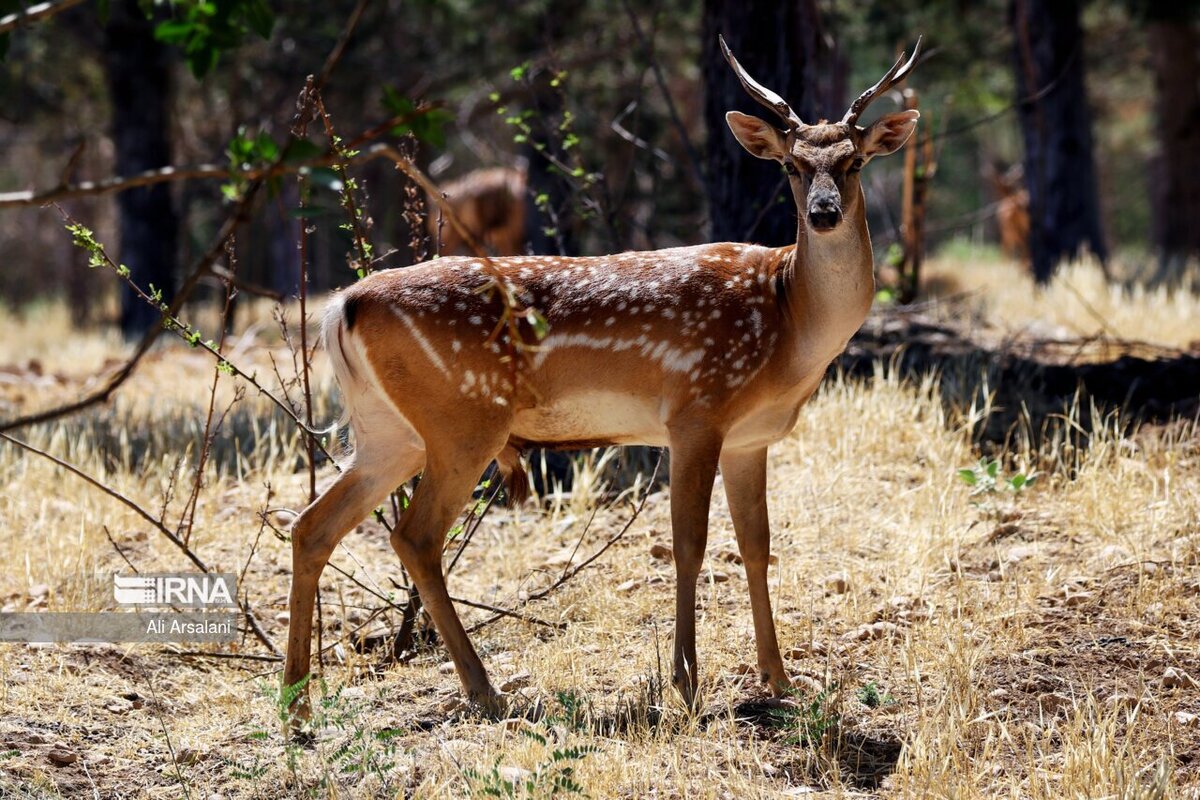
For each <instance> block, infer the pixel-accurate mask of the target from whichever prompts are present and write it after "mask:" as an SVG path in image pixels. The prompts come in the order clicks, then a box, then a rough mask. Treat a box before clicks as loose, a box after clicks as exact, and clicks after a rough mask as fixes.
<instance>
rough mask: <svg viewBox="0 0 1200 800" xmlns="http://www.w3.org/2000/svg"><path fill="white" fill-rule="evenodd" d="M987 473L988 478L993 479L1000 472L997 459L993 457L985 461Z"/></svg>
mask: <svg viewBox="0 0 1200 800" xmlns="http://www.w3.org/2000/svg"><path fill="white" fill-rule="evenodd" d="M987 474H988V477H989V478H993V479H994V478H995V477H996V476H997V475H999V474H1000V462H999V461H998V460H995V459H993V460H992V461H989V462H987Z"/></svg>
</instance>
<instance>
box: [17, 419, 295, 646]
mask: <svg viewBox="0 0 1200 800" xmlns="http://www.w3.org/2000/svg"><path fill="white" fill-rule="evenodd" d="M0 439H3V440H4V441H6V442H10V443H12V444H15V445H16V446H17V447H20V448H21V449H23V450H25V451H27V452H30V453H33V454H34V455H38V456H41V457H42V458H45V459H47V460H49V461H51V462H53V463H54V464H55V465H57V466H59V467H61V468H63V469H65V470H66V471H67V472H70V473H71V474H72V475H74V476H76V477H78V478H81V479H82V480H83V481H85V482H87V483H89V484H91V485H92V486H94V487H95V488H97V489H99V490H100V491H102V492H104V493H105V494H106V495H108V496H109V497H111V498H113V499H114V500H116V501H118V502H120V503H121V504H122V505H124V506H126V507H127V508H129V509H130V510H131V511H133V512H134V513H135V514H137V515H138V516H139V517H141V518H142V519H144V520H146V522H148V523H150V525H151V526H153V527H154V529H155V530H157V531H158V532H159V533H161V534H162V535H163V536H165V537H167V540H168V541H169V542H171V544H173V545H175V547H176V548H178V549H179V551H180V552H182V553H183V554H184V556H186V557H187V559H188V560H189V561H191V562H192V563H193V564H195V565H196V567H197V568H198V569H199V570H200V571H201V572H205V573H207V572H212V570H211V569H210V568H209V566H208V564H206V563H204V561H203V560H201V558H200V556H198V555H196V553H195V552H194V551H193V550H192V549H191V548H190V547H188V546H187V544H185V543H184V541H183V540H182V539H180V538H179V537H178V536H176V535H175V532H174V531H172V530H171V529H170V528H168V527H167V526H166V525H163V524H162V522H160V521H159V520H157V519H155V518H154V515H152V514H151V513H150V512H149V511H147V510H146V509H144V508H142V506H140V505H139V504H138V503H137V502H136V501H134V500H132V499H130V498H129V497H127V496H126V495H124V494H122V493H121V492H118V491H117V490H116V489H114V488H112V487H111V486H108V485H106V484H104V483H103V482H101V481H100V480H98V479H96V478H94V477H92V476H91V475H89V474H88V473H86V472H84V471H83V470H81V469H80V468H79V467H76V466H75V465H74V464H71V463H69V462H67V461H63V460H62V459H61V458H59V457H58V456H55V455H53V454H51V453H48V452H46V451H45V450H41V449H39V448H37V447H34V446H33V445H31V444H29V443H28V442H23V441H21V440H20V439H16V438H13V437H12V436H9V435H8V434H7V433H4V432H2V431H0ZM239 605H240V606H241V609H242V612H243V613H244V614H245V615H246V622H247V623H249V625H250V629H251V630H252V631H253V632H254V635H255V636H256V637H257V638H258V640H259V641H260V642H262V643H263V644H264V645H266V647H267V649H268V650H270V651H271V652H272V653H275V654H278V653H279V651H278V650H276V649H275V644H274V643H273V642H272V641H271V639H270V637H269V636H267V634H266V632H265V631H264V630H263V629H262V626H261V625H260V624H259V622H258V619H257V618H256V617H255V616H254V612H253V611H251V610H250V607H249V605H247V604H241V603H240V604H239Z"/></svg>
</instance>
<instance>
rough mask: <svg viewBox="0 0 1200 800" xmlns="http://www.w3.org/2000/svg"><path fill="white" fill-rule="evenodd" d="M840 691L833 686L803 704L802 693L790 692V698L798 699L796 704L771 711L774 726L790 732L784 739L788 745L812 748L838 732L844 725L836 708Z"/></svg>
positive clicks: (795, 690)
mask: <svg viewBox="0 0 1200 800" xmlns="http://www.w3.org/2000/svg"><path fill="white" fill-rule="evenodd" d="M837 688H838V687H837V684H836V683H834V684H830V685H829V686H827V687H826V688H824V689H822V690H821V691H820V692H818V693H817V695H816V696H815V697H813V698H812V700H810V701H808V702H804V701H803V700H802V698H801V696H800V690H798V689H791V690H789V692H788V694H789V695H791V696H792V697H793V698H795V700H796V701H797V702H796V704H795V705H790V706H784V707H782V708H773V709H771V711H770V712H769V716H770V721H771V725H772V726H773V727H776V728H779V729H781V730H784V731H787V732H788V733H787V736H786V738H785V739H784V742H786V743H787V744H793V745H809V744H816V743H818V742H820V741H821V739H823V738H824V736H825V734H826V733H827V732H828V731H831V730H834V729H836V728H837V725H838V722H840V721H841V715H840V714H838V713H837V711H836V710H835V709H834V708H833V701H834V700H835V699H836V696H837Z"/></svg>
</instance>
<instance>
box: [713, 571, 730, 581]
mask: <svg viewBox="0 0 1200 800" xmlns="http://www.w3.org/2000/svg"><path fill="white" fill-rule="evenodd" d="M711 574H712V582H713V583H725V582H726V581H728V580H729V575H728V574H726V573H724V572H716V571H715V570H714V571H713V572H712V573H711Z"/></svg>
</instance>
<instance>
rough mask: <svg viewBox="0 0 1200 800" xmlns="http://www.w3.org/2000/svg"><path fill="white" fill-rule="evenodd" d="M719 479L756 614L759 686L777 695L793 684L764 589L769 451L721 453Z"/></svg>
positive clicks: (767, 554)
mask: <svg viewBox="0 0 1200 800" xmlns="http://www.w3.org/2000/svg"><path fill="white" fill-rule="evenodd" d="M721 476H722V478H723V479H724V481H725V497H726V498H728V500H729V514H730V516H731V517H733V529H734V532H735V533H736V534H737V543H738V550H740V551H741V554H742V562H743V563H744V564H745V565H746V582H747V583H748V584H749V587H750V610H751V613H752V614H753V615H754V642H755V648H756V649H757V651H758V671H759V674H760V675H761V676H762V680H763V683H765V684H767V685H768V686H770V687H771V691H772V692H773V693H774V694H775V695H776V696H777V697H778V696H780V695H782V694H784V693H785V692H787V690H788V689H789V688H791V685H792V683H791V680H790V679H789V678H788V674H787V671H786V670H785V669H784V668H783V659H782V658H781V657H780V655H779V640H778V639H777V638H776V636H775V620H774V618H773V617H772V616H771V593H770V589H769V588H768V587H767V564H768V563H769V561H770V558H771V526H770V522H769V521H768V519H767V450H766V448H762V449H761V450H751V451H744V452H725V453H722V454H721Z"/></svg>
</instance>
